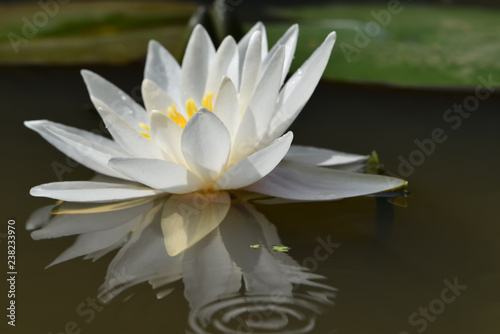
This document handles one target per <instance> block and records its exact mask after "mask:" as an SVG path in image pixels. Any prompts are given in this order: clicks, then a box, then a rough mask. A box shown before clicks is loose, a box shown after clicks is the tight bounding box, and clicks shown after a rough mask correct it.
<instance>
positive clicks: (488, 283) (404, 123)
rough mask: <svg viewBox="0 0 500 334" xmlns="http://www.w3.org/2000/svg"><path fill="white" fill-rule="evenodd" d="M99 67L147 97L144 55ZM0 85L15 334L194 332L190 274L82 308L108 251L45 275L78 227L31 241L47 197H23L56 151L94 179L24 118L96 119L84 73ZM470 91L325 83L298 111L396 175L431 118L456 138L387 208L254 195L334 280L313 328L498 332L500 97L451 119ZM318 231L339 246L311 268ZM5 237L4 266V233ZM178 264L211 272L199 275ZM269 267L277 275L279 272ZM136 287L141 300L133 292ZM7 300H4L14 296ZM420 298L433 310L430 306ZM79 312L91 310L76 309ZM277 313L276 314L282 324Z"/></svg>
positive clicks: (48, 172) (74, 170) (315, 139)
mask: <svg viewBox="0 0 500 334" xmlns="http://www.w3.org/2000/svg"><path fill="white" fill-rule="evenodd" d="M92 70H95V71H96V72H98V73H99V74H101V75H103V76H105V77H106V78H108V79H109V80H110V81H112V82H113V83H115V84H117V85H118V86H120V87H121V88H122V89H123V90H124V91H126V92H131V95H132V96H134V95H137V94H138V90H137V88H135V87H138V85H139V84H140V82H141V80H142V73H141V72H142V64H140V65H138V66H130V67H117V68H92ZM498 80H500V78H498ZM478 84H479V82H478ZM0 92H1V96H2V104H1V107H0V110H1V112H2V116H1V117H2V123H1V124H2V125H1V126H2V131H1V133H2V141H1V144H0V145H1V149H2V153H3V155H2V167H1V168H2V175H3V177H2V181H3V182H2V184H3V187H2V199H1V203H2V210H1V212H2V221H3V223H2V226H3V227H2V230H1V231H0V233H7V232H6V231H7V227H6V226H7V221H8V219H15V221H16V237H17V239H16V240H17V245H16V247H17V248H16V252H17V255H16V256H17V259H16V260H17V273H18V274H17V281H16V306H17V309H16V311H17V314H16V315H17V317H16V328H15V329H13V328H11V327H10V326H7V325H6V322H7V320H6V317H5V316H4V315H2V318H3V319H4V320H3V321H2V328H7V330H8V332H9V333H10V332H12V333H53V334H55V333H61V332H63V333H64V332H67V333H72V332H74V333H79V331H80V332H81V333H96V334H100V333H137V332H141V333H185V332H186V331H187V330H189V326H188V317H189V313H190V306H189V303H188V301H187V300H186V297H185V296H184V284H183V282H182V281H176V282H174V283H173V285H172V287H174V290H173V292H172V293H171V294H170V295H168V296H166V297H165V298H163V299H157V298H156V296H155V294H156V292H157V291H155V290H153V289H151V287H150V286H149V285H148V284H145V283H143V284H140V285H137V286H134V287H132V288H130V289H129V290H127V291H126V292H125V293H123V294H121V295H119V296H118V297H117V298H116V299H114V300H113V301H112V302H111V303H109V304H106V305H102V304H100V303H98V304H96V306H95V308H92V307H91V306H89V305H91V302H92V300H93V298H96V296H97V293H98V292H97V290H98V288H99V286H100V285H101V284H102V282H103V281H104V276H105V274H106V269H107V267H108V264H109V262H110V261H111V259H112V258H113V256H114V254H115V253H111V254H108V255H106V256H105V257H103V258H102V259H100V260H98V261H97V262H94V263H93V262H90V261H82V260H81V259H76V260H72V261H69V262H66V263H62V264H59V265H56V266H54V267H52V268H49V269H47V270H44V267H45V266H46V265H47V264H49V263H50V262H51V261H52V260H53V259H55V258H56V257H57V256H58V255H59V254H60V253H61V252H62V251H63V250H64V249H65V248H66V247H68V246H70V245H71V243H72V242H73V241H74V237H68V238H60V239H53V240H45V241H33V240H31V238H30V236H29V233H28V232H27V231H26V230H25V229H24V224H25V222H26V220H27V218H28V217H29V215H30V213H31V212H32V211H33V210H35V209H36V208H38V207H40V206H42V205H47V204H51V203H52V201H50V200H46V199H40V198H32V197H30V196H29V193H28V192H29V189H30V188H31V187H32V186H34V185H38V184H41V183H46V182H53V181H57V180H58V175H57V173H56V172H55V171H54V168H53V165H54V162H56V163H57V165H58V166H66V167H65V169H64V171H65V172H64V173H62V174H61V171H60V170H59V176H60V177H61V178H62V180H85V179H88V178H90V177H91V176H92V175H93V174H92V172H91V171H89V170H87V169H85V168H84V167H81V166H74V165H72V164H71V161H67V160H66V158H65V157H64V156H63V155H62V154H61V153H59V152H58V151H57V150H56V149H54V148H53V147H52V146H51V145H50V144H48V143H46V142H45V141H44V140H42V139H41V138H40V137H39V136H38V135H36V134H35V133H33V132H31V131H30V130H28V129H26V128H24V127H23V125H22V121H23V120H30V119H50V120H53V121H57V122H60V123H64V124H68V125H73V126H77V127H79V128H85V129H88V130H93V129H100V127H99V119H98V117H97V114H96V113H95V112H94V110H93V107H92V106H91V103H90V100H89V98H88V96H87V93H86V89H85V87H84V84H83V81H82V80H81V78H80V76H79V73H78V69H77V68H59V69H54V68H38V67H33V68H1V69H0ZM471 93H473V91H472V92H467V91H463V92H457V93H451V92H445V91H440V92H423V91H406V90H397V89H387V88H382V87H378V88H377V87H372V88H361V87H356V86H341V85H333V84H322V85H321V86H320V87H319V88H318V89H317V91H316V93H315V94H314V95H313V98H312V99H311V100H310V102H309V104H308V105H307V106H306V108H305V109H304V110H303V112H302V114H301V116H300V117H299V118H298V119H297V120H296V122H295V123H294V125H293V127H292V130H293V131H294V134H295V139H294V143H295V144H303V145H313V146H319V147H327V148H332V149H337V150H343V151H347V152H356V153H369V152H371V151H372V150H373V149H376V150H377V152H378V154H379V156H380V157H381V160H382V161H383V163H384V164H385V167H386V169H387V170H388V171H390V172H393V173H395V174H398V173H399V171H398V170H399V164H400V163H399V160H398V157H399V156H400V155H401V156H403V157H404V158H405V159H409V156H410V154H413V156H414V158H415V157H417V155H419V154H418V153H412V152H414V150H415V149H417V146H416V144H415V142H414V141H415V140H416V139H418V140H420V141H423V140H425V139H426V138H431V136H432V132H433V130H434V129H436V128H441V129H442V131H443V132H444V134H445V135H446V136H447V137H446V138H447V139H446V141H444V142H443V143H440V144H436V145H435V149H434V152H433V153H432V154H430V155H429V156H427V155H425V154H424V155H422V156H423V157H424V159H421V160H423V161H422V163H421V165H419V166H416V167H415V168H414V169H415V170H414V171H413V173H411V175H409V176H408V177H406V178H407V179H408V181H409V182H410V184H409V190H410V192H411V196H410V197H409V198H408V207H407V208H403V207H392V206H390V205H388V204H386V202H385V201H383V200H380V199H379V200H378V201H379V203H378V206H377V200H376V199H374V198H370V197H362V198H355V199H347V200H342V201H337V202H322V203H299V204H286V205H278V206H264V205H255V209H256V210H258V211H259V212H261V213H262V214H264V215H265V217H266V218H267V220H268V221H269V222H271V223H273V224H274V225H275V226H276V228H277V234H278V235H279V237H280V238H281V241H282V243H283V244H284V245H286V246H289V247H291V249H290V251H289V252H288V253H287V255H288V256H289V257H291V258H293V259H294V260H295V261H296V263H298V264H302V265H305V266H310V267H313V268H312V269H313V272H314V274H317V275H321V276H324V277H325V279H323V280H321V281H320V282H321V283H322V284H325V285H327V286H331V287H334V288H336V289H337V291H336V296H335V297H334V298H330V299H331V300H333V301H334V303H335V305H333V306H327V307H325V308H324V310H323V311H324V312H323V313H322V314H320V315H315V325H314V328H313V329H312V330H311V331H310V332H311V333H327V334H333V333H336V334H340V333H346V334H349V333H384V334H385V333H401V332H405V331H406V332H408V333H419V332H425V333H429V334H431V333H497V332H498V329H499V327H500V320H499V318H498V314H499V312H500V288H499V284H498V281H499V280H500V269H499V266H498V264H499V261H498V256H499V255H500V254H499V253H500V226H499V219H498V217H499V211H500V210H499V209H498V204H497V202H498V200H499V199H500V196H499V195H500V191H499V190H498V185H499V181H500V177H499V176H498V167H499V162H500V158H499V154H498V153H499V151H498V144H500V131H498V125H499V124H500V114H499V112H500V95H499V94H498V93H496V94H495V95H492V96H491V97H490V98H488V99H486V100H484V101H480V104H479V106H478V108H477V110H475V111H473V112H471V114H470V116H469V117H468V118H464V119H462V122H461V124H460V126H456V125H457V124H458V120H456V119H455V121H453V122H451V121H449V122H446V121H445V120H444V119H443V115H444V114H445V113H446V111H447V109H449V108H452V107H453V105H454V104H455V103H463V101H464V99H466V98H467V96H469V95H470V94H471ZM452 126H456V130H454V129H453V128H452ZM415 159H416V158H415ZM221 233H222V232H221ZM0 236H2V235H1V234H0ZM318 238H319V239H321V240H328V239H329V240H331V242H333V243H335V244H338V247H336V248H335V250H334V252H333V253H332V254H329V256H328V257H326V258H324V260H321V261H316V265H314V266H313V265H311V260H310V259H311V257H312V258H314V254H315V249H316V248H317V247H318V245H320V244H321V243H320V242H319V241H318ZM1 241H2V243H1V245H2V247H1V248H2V261H5V256H4V254H6V242H5V238H2V239H1ZM200 254H204V253H200ZM271 254H272V253H271ZM205 255H206V254H205ZM194 258H196V256H195V255H194ZM200 259H203V256H200V257H199V258H198V260H200ZM202 263H203V262H202ZM212 269H213V268H212ZM207 270H208V269H207ZM221 270H222V269H221ZM4 272H6V270H4ZM3 275H6V274H5V273H4V274H3ZM184 275H186V276H187V275H192V276H191V277H194V278H196V277H199V276H202V274H199V273H198V274H196V271H194V274H193V271H191V272H189V271H186V272H184ZM193 275H194V276H193ZM262 275H263V277H268V278H269V279H270V280H271V276H269V275H273V273H272V272H269V273H264V274H262ZM266 275H268V276H266ZM3 281H4V282H5V280H3ZM445 281H446V282H448V283H446V282H445ZM455 281H456V282H457V284H458V285H460V286H466V288H464V287H461V289H462V290H460V289H459V290H457V293H456V295H455V296H454V294H453V293H452V290H450V289H449V287H448V285H450V284H451V285H453V284H454V282H455ZM199 284H201V283H199ZM447 287H448V290H446V291H445V293H444V294H443V289H445V288H447ZM204 288H205V290H203V289H202V288H201V287H199V289H198V290H196V291H197V292H196V294H197V295H203V294H204V293H206V294H210V290H209V289H213V290H216V289H218V288H220V287H218V286H217V282H215V283H214V285H212V286H208V287H207V286H204ZM4 291H7V286H5V290H4ZM131 293H133V294H134V295H133V296H132V297H131V298H130V299H128V300H127V301H125V302H124V301H123V300H124V299H126V297H128V296H129V295H130V294H131ZM458 294H459V295H458ZM453 296H454V297H456V298H452V297H453ZM191 298H192V297H191ZM188 299H189V298H188ZM451 299H453V301H451ZM2 301H3V302H2V303H3V304H2V305H4V306H6V305H7V303H8V300H7V297H6V294H5V293H4V297H2ZM82 303H83V304H84V308H83V309H82V308H80V312H79V311H78V309H79V307H81V306H80V305H81V304H82ZM4 306H2V307H4ZM421 307H422V308H430V311H428V313H427V315H425V314H424V313H425V310H423V309H420V308H421ZM4 310H5V308H4ZM82 310H83V311H84V312H85V311H87V313H85V315H81V313H82V312H81V311H82ZM91 310H93V312H92V311H91ZM4 312H5V311H4ZM415 312H416V315H415ZM433 312H434V313H433ZM91 315H92V316H91ZM91 318H92V319H91ZM410 318H411V319H412V320H411V323H410V320H409V319H410ZM282 319H283V318H277V319H274V320H275V321H274V323H275V324H279V323H280V321H283V320H282ZM244 320H245V321H247V320H248V319H246V318H245V319H244ZM248 321H252V320H248ZM253 321H255V320H253ZM87 322H88V323H87ZM68 324H70V325H68ZM65 327H66V328H65ZM78 330H79V331H78ZM2 332H4V330H3V329H2ZM241 332H242V333H248V332H251V331H248V330H247V331H244V330H242V331H241ZM254 332H255V333H257V332H256V331H254ZM283 332H286V331H283Z"/></svg>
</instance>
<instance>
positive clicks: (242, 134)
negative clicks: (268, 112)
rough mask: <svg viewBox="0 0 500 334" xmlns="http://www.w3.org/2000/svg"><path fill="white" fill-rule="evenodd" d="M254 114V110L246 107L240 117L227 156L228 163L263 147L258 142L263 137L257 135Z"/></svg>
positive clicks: (260, 141)
mask: <svg viewBox="0 0 500 334" xmlns="http://www.w3.org/2000/svg"><path fill="white" fill-rule="evenodd" d="M255 114H256V112H254V111H253V109H252V108H250V107H248V108H247V110H246V111H245V114H244V115H243V117H242V119H241V122H240V126H239V127H238V131H237V132H236V136H235V138H234V140H233V147H232V148H231V155H230V156H229V164H231V165H232V164H235V163H236V162H238V161H240V160H241V159H243V158H245V157H247V156H249V155H251V154H253V153H255V152H257V151H258V150H260V149H261V148H263V147H261V145H260V144H261V143H262V142H263V140H262V139H263V138H264V137H259V136H258V135H257V133H259V129H257V120H256V119H257V116H256V115H255Z"/></svg>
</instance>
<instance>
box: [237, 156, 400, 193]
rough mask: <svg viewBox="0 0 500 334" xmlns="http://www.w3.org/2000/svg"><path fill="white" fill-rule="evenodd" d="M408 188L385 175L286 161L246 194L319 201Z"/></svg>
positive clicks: (398, 180) (249, 188) (249, 187)
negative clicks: (256, 193) (252, 193)
mask: <svg viewBox="0 0 500 334" xmlns="http://www.w3.org/2000/svg"><path fill="white" fill-rule="evenodd" d="M405 184H406V181H404V180H400V179H396V178H393V177H388V176H383V175H373V174H360V173H350V172H344V171H339V170H335V169H328V168H322V167H315V166H311V165H306V164H301V163H297V162H291V161H285V160H283V161H282V162H281V163H280V164H279V165H278V166H277V167H276V168H275V169H274V170H273V171H272V172H271V173H269V174H268V175H267V176H266V177H265V178H263V179H262V180H260V181H258V182H256V183H254V184H252V185H250V186H248V187H246V188H245V190H248V191H255V192H258V193H261V194H265V195H269V196H276V197H281V198H289V199H299V200H311V201H318V200H334V199H341V198H346V197H354V196H361V195H368V194H373V193H377V192H380V191H386V190H390V189H394V188H398V187H401V186H404V185H405Z"/></svg>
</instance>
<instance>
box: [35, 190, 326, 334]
mask: <svg viewBox="0 0 500 334" xmlns="http://www.w3.org/2000/svg"><path fill="white" fill-rule="evenodd" d="M256 196H257V195H254V194H251V193H246V192H237V193H232V194H229V193H227V192H217V193H208V194H200V193H193V194H186V195H171V196H160V197H150V198H146V199H136V200H130V201H127V202H117V203H99V204H96V203H94V204H89V203H70V202H62V203H58V204H57V205H55V206H53V207H45V208H42V209H40V210H38V211H37V212H35V213H34V214H33V215H32V217H31V219H30V220H29V222H28V228H30V229H36V228H40V229H37V230H36V231H34V232H32V236H33V238H35V239H43V238H53V237H60V236H66V235H74V234H79V236H78V238H77V239H76V241H75V243H74V244H73V245H72V246H71V247H69V248H68V249H67V250H65V251H64V252H63V253H62V254H61V255H60V256H59V257H58V258H57V259H55V260H54V261H53V262H52V263H51V264H50V265H54V264H56V263H60V262H63V261H66V260H69V259H72V258H75V257H79V256H84V258H85V259H93V260H96V259H98V258H100V257H101V256H103V255H104V254H106V253H108V252H110V251H112V250H115V249H119V250H118V253H117V254H116V256H115V257H114V259H113V260H112V261H111V263H110V265H109V267H108V272H107V274H106V278H105V281H104V283H103V284H102V286H101V287H100V289H99V298H100V299H101V301H103V302H109V301H110V300H111V299H113V298H114V297H116V296H117V295H119V294H120V293H121V292H123V291H124V290H125V289H127V288H129V287H131V286H134V285H136V284H140V283H143V282H149V283H150V284H151V285H152V287H153V288H154V289H155V290H157V297H158V298H163V297H165V296H167V295H168V294H169V293H170V292H172V290H173V287H172V284H171V283H173V282H175V281H178V280H180V279H182V281H183V283H184V288H185V291H184V295H185V297H186V299H187V301H188V302H189V305H190V309H191V312H190V317H189V324H190V327H191V330H192V331H194V332H196V333H205V332H210V333H214V332H215V333H217V332H222V333H248V332H253V333H263V332H266V333H270V332H275V333H282V332H285V331H286V332H287V333H305V332H309V331H310V330H312V329H313V328H314V325H315V318H316V316H317V314H319V313H321V311H322V310H323V309H324V307H326V306H331V305H333V302H332V301H331V299H332V298H333V297H334V291H335V289H334V288H332V287H330V286H327V285H325V284H321V283H319V282H318V279H321V278H323V277H322V276H320V275H317V274H314V273H311V272H309V271H308V270H307V269H306V268H304V267H302V266H300V265H299V264H298V263H297V262H296V261H295V260H293V259H292V258H291V257H290V256H289V254H287V253H285V252H283V251H281V250H284V249H287V248H284V247H285V246H284V245H283V244H282V242H281V240H280V238H279V236H278V234H277V231H276V228H275V226H274V225H273V224H272V223H270V222H269V221H268V220H267V219H266V217H265V216H264V215H262V214H261V213H259V212H258V211H257V210H256V209H255V208H254V207H253V206H252V204H250V203H249V201H248V200H249V199H252V198H255V197H256ZM49 216H50V219H49V220H48V221H47V218H48V217H49ZM255 245H259V247H255ZM252 246H254V247H252Z"/></svg>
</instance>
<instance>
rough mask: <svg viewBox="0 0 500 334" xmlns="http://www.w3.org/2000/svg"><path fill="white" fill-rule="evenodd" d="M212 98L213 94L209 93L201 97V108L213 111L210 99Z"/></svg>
mask: <svg viewBox="0 0 500 334" xmlns="http://www.w3.org/2000/svg"><path fill="white" fill-rule="evenodd" d="M213 97H214V93H213V92H212V93H210V94H207V95H205V96H203V99H202V100H201V106H202V107H203V108H206V109H208V110H210V111H213V109H212V99H213Z"/></svg>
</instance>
